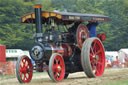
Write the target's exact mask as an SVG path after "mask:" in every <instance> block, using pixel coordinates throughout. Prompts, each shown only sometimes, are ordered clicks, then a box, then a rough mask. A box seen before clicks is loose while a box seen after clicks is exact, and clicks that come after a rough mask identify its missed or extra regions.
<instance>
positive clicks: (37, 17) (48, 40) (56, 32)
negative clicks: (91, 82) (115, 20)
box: [16, 5, 109, 83]
mask: <svg viewBox="0 0 128 85" xmlns="http://www.w3.org/2000/svg"><path fill="white" fill-rule="evenodd" d="M34 8H35V13H31V14H27V15H25V16H23V17H22V18H21V21H22V23H32V24H34V23H35V24H36V34H35V35H34V36H35V44H34V45H33V47H32V48H31V50H30V56H31V58H32V59H33V60H34V61H35V64H36V65H34V66H33V65H32V63H31V60H30V59H29V57H27V56H21V57H20V58H19V59H18V61H17V65H16V74H17V79H18V80H19V82H20V83H27V82H30V81H31V79H32V74H33V70H36V71H38V72H43V71H44V70H45V71H47V72H48V75H49V77H50V78H51V79H52V80H53V81H56V82H58V81H61V80H63V79H64V78H65V79H66V78H67V77H68V75H69V74H70V73H74V72H81V71H84V72H85V73H86V75H87V76H88V77H90V78H91V77H99V76H101V75H102V74H103V72H104V68H105V53H104V47H103V44H102V42H101V41H104V40H105V38H106V36H105V34H96V26H97V25H98V24H99V23H101V22H105V21H108V20H109V18H108V17H107V16H103V15H95V14H81V13H68V12H47V11H42V12H41V5H35V6H34ZM85 22H86V24H85ZM42 28H43V30H42Z"/></svg>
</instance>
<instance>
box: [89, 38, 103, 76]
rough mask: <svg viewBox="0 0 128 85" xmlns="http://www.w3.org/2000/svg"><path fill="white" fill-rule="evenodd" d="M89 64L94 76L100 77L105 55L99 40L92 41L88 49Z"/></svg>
mask: <svg viewBox="0 0 128 85" xmlns="http://www.w3.org/2000/svg"><path fill="white" fill-rule="evenodd" d="M90 63H91V67H92V71H93V72H94V74H95V76H101V75H102V74H103V72H104V68H105V54H104V48H103V47H102V44H101V42H100V41H99V40H94V41H93V44H92V46H91V48H90Z"/></svg>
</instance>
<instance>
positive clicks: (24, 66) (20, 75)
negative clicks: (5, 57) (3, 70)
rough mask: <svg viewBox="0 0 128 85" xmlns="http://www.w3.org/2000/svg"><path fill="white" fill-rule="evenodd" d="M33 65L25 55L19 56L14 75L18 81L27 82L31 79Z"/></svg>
mask: <svg viewBox="0 0 128 85" xmlns="http://www.w3.org/2000/svg"><path fill="white" fill-rule="evenodd" d="M32 74H33V66H32V63H31V60H30V59H29V58H28V57H27V56H21V57H20V58H19V59H18V61H17V64H16V76H17V79H18V81H19V82H20V83H28V82H30V81H31V79H32Z"/></svg>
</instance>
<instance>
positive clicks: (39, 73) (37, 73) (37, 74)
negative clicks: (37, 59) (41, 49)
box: [0, 72, 48, 80]
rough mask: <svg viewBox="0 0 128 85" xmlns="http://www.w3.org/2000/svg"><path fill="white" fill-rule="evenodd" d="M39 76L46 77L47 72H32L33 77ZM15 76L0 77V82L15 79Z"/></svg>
mask: <svg viewBox="0 0 128 85" xmlns="http://www.w3.org/2000/svg"><path fill="white" fill-rule="evenodd" d="M40 75H48V74H47V72H33V76H40ZM15 77H16V75H15V74H14V75H0V80H2V79H9V78H15Z"/></svg>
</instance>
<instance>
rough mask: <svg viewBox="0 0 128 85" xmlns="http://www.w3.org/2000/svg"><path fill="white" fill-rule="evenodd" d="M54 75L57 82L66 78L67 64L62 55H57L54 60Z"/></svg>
mask: <svg viewBox="0 0 128 85" xmlns="http://www.w3.org/2000/svg"><path fill="white" fill-rule="evenodd" d="M52 74H53V80H55V81H61V80H63V78H64V75H65V64H64V61H63V58H62V57H61V55H55V56H54V58H53V60H52ZM51 77H52V76H51Z"/></svg>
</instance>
